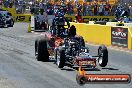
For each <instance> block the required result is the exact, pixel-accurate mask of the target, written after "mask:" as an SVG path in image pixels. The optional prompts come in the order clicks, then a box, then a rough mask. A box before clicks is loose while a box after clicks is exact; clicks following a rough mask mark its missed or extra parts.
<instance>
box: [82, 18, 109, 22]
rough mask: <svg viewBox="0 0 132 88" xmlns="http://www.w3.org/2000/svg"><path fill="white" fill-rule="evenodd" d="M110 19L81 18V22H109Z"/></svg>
mask: <svg viewBox="0 0 132 88" xmlns="http://www.w3.org/2000/svg"><path fill="white" fill-rule="evenodd" d="M109 20H110V18H83V22H85V23H86V22H89V21H107V22H108V21H109Z"/></svg>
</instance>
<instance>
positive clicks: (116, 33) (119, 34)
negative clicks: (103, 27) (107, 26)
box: [111, 27, 128, 48]
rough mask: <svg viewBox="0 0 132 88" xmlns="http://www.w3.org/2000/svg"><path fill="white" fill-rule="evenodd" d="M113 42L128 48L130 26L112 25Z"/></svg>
mask: <svg viewBox="0 0 132 88" xmlns="http://www.w3.org/2000/svg"><path fill="white" fill-rule="evenodd" d="M111 44H112V45H116V46H119V47H124V48H128V28H122V27H112V29H111Z"/></svg>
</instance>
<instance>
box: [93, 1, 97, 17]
mask: <svg viewBox="0 0 132 88" xmlns="http://www.w3.org/2000/svg"><path fill="white" fill-rule="evenodd" d="M93 11H94V16H97V15H98V5H97V3H96V2H95V3H94V5H93Z"/></svg>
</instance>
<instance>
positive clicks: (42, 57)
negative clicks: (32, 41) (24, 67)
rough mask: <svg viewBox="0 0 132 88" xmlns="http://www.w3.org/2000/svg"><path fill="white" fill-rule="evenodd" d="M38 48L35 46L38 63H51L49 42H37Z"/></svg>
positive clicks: (43, 40) (42, 40) (41, 40)
mask: <svg viewBox="0 0 132 88" xmlns="http://www.w3.org/2000/svg"><path fill="white" fill-rule="evenodd" d="M36 44H37V46H35V48H37V49H35V50H36V52H35V53H37V54H36V59H37V60H38V61H43V62H47V61H49V52H48V49H47V41H46V40H45V39H40V40H38V41H36Z"/></svg>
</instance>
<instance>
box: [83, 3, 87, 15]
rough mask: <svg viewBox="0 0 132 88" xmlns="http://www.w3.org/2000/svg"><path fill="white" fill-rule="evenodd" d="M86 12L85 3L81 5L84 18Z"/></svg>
mask: <svg viewBox="0 0 132 88" xmlns="http://www.w3.org/2000/svg"><path fill="white" fill-rule="evenodd" d="M86 12H87V5H86V3H84V4H83V16H86Z"/></svg>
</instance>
